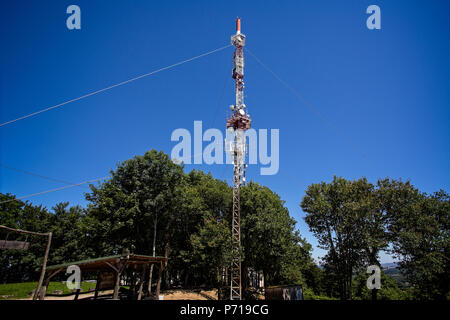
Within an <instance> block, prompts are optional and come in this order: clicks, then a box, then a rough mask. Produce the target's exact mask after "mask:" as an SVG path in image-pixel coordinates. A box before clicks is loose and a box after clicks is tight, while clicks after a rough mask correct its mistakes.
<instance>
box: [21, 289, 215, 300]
mask: <svg viewBox="0 0 450 320" xmlns="http://www.w3.org/2000/svg"><path fill="white" fill-rule="evenodd" d="M112 293H113V291H112V290H109V291H103V292H102V293H101V294H100V296H102V295H111V294H112ZM160 295H162V296H163V300H217V289H215V290H209V291H205V290H201V291H198V290H197V291H192V290H168V291H164V292H161V294H160ZM93 296H94V292H91V293H86V294H80V296H79V299H84V298H89V297H93ZM73 298H74V296H62V297H58V296H46V297H45V300H73ZM21 300H31V298H27V299H21Z"/></svg>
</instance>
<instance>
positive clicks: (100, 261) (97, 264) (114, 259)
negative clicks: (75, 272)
mask: <svg viewBox="0 0 450 320" xmlns="http://www.w3.org/2000/svg"><path fill="white" fill-rule="evenodd" d="M167 260H168V258H165V257H152V256H145V255H137V254H126V255H120V254H119V255H114V256H107V257H100V258H95V259H87V260H81V261H74V262H68V263H62V264H57V265H53V266H48V267H47V271H52V270H57V269H61V268H63V269H65V268H67V267H68V266H71V265H77V266H78V267H80V269H81V270H82V271H97V270H107V269H110V267H109V266H108V264H112V265H116V264H117V263H119V262H121V261H123V262H125V261H126V262H127V265H142V264H156V263H161V262H166V261H167Z"/></svg>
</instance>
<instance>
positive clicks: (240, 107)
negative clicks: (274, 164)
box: [227, 18, 251, 300]
mask: <svg viewBox="0 0 450 320" xmlns="http://www.w3.org/2000/svg"><path fill="white" fill-rule="evenodd" d="M231 44H232V45H234V46H235V47H236V49H235V51H234V56H233V62H234V68H233V74H232V77H233V79H235V93H236V103H235V105H232V106H231V110H232V111H233V114H232V115H231V117H230V118H228V119H227V129H229V130H232V131H233V133H234V138H233V140H232V141H231V142H230V145H229V149H228V151H229V152H230V153H231V156H232V157H233V213H232V226H231V232H232V245H233V260H232V265H231V270H230V279H231V283H230V299H231V300H240V299H241V297H242V284H241V221H240V220H241V219H240V215H241V214H240V211H241V208H240V186H241V184H242V183H243V182H245V167H246V164H245V156H246V142H245V130H247V129H250V126H251V119H250V115H249V114H247V112H246V106H245V104H244V52H243V47H244V45H245V35H243V34H242V33H241V20H240V19H239V18H237V20H236V34H235V35H233V36H232V37H231Z"/></svg>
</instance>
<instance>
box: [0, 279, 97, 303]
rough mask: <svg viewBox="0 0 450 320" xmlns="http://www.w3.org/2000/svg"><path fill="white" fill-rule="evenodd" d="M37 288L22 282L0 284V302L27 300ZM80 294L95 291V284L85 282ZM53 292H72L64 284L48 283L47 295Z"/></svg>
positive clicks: (31, 283)
mask: <svg viewBox="0 0 450 320" xmlns="http://www.w3.org/2000/svg"><path fill="white" fill-rule="evenodd" d="M36 287H37V281H36V282H22V283H7V284H0V300H5V299H26V298H29V297H30V295H29V293H30V292H32V291H33V290H34V289H36ZM81 289H82V292H86V291H89V290H93V289H95V283H93V282H85V281H83V282H82V283H81ZM55 290H61V291H62V294H67V293H71V292H72V290H70V289H69V288H67V286H66V283H65V282H60V281H54V282H50V284H49V285H48V288H47V293H49V294H51V293H53V291H55Z"/></svg>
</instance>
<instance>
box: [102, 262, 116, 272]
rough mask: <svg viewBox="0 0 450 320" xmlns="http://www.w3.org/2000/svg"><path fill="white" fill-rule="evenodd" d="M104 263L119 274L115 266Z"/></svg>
mask: <svg viewBox="0 0 450 320" xmlns="http://www.w3.org/2000/svg"><path fill="white" fill-rule="evenodd" d="M104 263H105V264H106V265H107V266H109V267H110V268H111V269H113V270H114V272H116V273H118V272H119V269H118V268H117V267H116V266H113V265H112V264H111V263H109V262H108V261H104Z"/></svg>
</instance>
